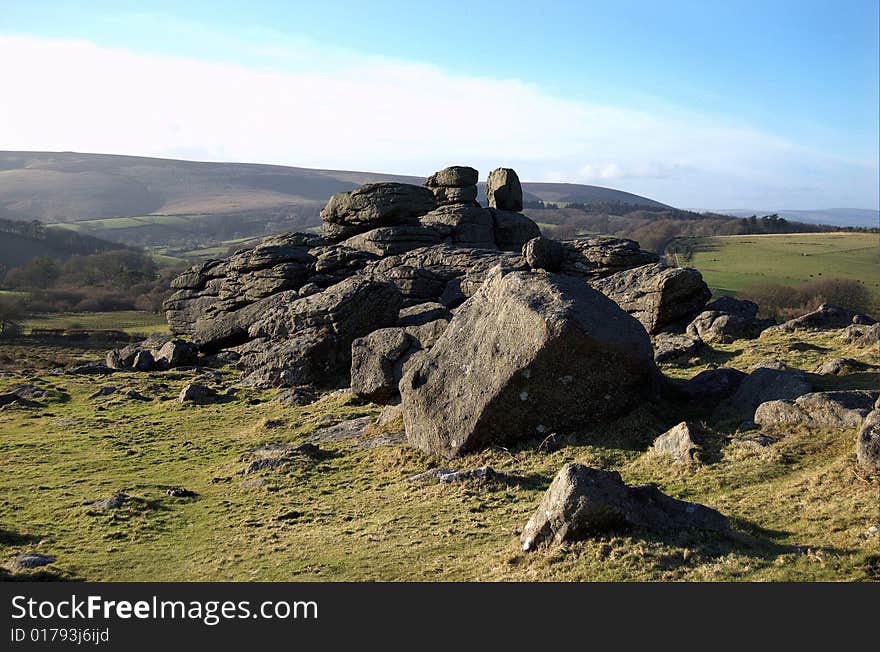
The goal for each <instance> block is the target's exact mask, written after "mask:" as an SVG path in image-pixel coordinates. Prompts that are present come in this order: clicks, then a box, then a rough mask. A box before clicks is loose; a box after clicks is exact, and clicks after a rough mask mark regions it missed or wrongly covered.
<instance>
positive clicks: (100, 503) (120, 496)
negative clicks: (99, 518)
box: [91, 491, 131, 512]
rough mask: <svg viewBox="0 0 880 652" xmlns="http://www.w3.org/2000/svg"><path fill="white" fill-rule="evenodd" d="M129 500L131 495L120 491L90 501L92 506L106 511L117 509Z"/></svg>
mask: <svg viewBox="0 0 880 652" xmlns="http://www.w3.org/2000/svg"><path fill="white" fill-rule="evenodd" d="M129 500H131V496H129V495H128V494H126V493H123V492H121V491H119V492H117V493H115V494H113V495H112V496H110V497H109V498H104V499H102V500H96V501H95V502H93V503H92V505H91V506H92V508H93V509H97V510H100V511H102V512H103V511H107V510H110V509H119V508H120V507H122V506H123V505H124V504H125V503H127V502H128V501H129Z"/></svg>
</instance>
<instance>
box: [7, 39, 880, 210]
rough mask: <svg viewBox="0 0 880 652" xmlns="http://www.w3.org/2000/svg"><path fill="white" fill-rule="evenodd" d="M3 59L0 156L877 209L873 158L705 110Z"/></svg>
mask: <svg viewBox="0 0 880 652" xmlns="http://www.w3.org/2000/svg"><path fill="white" fill-rule="evenodd" d="M312 47H314V46H312V45H309V44H307V43H299V44H297V43H294V44H292V45H290V46H285V47H279V46H277V45H275V44H272V43H270V44H268V45H267V46H266V47H265V48H264V50H265V51H268V52H270V53H271V54H272V56H274V57H275V58H276V59H277V60H279V61H283V59H284V58H285V57H291V58H295V59H296V60H297V61H300V62H301V61H303V60H306V61H308V60H310V59H316V58H317V56H318V53H316V52H314V51H307V50H309V48H312ZM0 61H3V62H4V88H5V89H6V91H5V97H4V98H3V100H0V149H31V150H75V151H89V152H104V153H119V154H140V155H148V156H150V155H152V156H168V157H175V156H178V157H184V158H195V159H208V160H228V161H247V162H261V163H280V164H289V165H298V166H304V167H323V168H336V169H357V170H374V171H385V172H400V173H412V174H427V173H429V172H431V171H433V170H435V169H437V168H439V167H442V166H444V165H447V164H450V163H463V164H470V165H474V166H475V167H477V168H479V169H480V170H482V171H483V173H484V174H485V172H486V171H488V170H489V169H491V168H492V167H496V166H498V165H510V166H514V167H516V168H517V169H518V171H519V172H520V176H521V177H523V178H524V179H534V180H555V181H570V182H583V183H596V184H600V185H604V184H608V185H612V186H615V187H621V188H622V189H625V190H628V191H631V192H637V193H641V194H647V195H649V196H652V197H655V198H657V199H660V200H661V201H665V202H668V203H674V204H677V205H690V206H693V205H701V206H733V205H737V206H738V205H746V204H748V203H750V202H751V203H754V202H759V203H760V202H761V201H764V200H766V201H772V202H773V205H772V206H767V207H768V208H772V207H774V206H782V205H787V206H789V207H793V206H794V207H805V206H804V201H801V200H805V199H806V198H810V197H812V200H815V202H816V203H815V204H814V205H815V206H830V205H854V204H855V205H870V203H874V204H876V201H877V190H876V174H877V172H876V165H873V166H872V165H865V164H859V163H856V162H852V163H850V162H846V161H838V160H834V159H832V158H831V157H825V156H820V155H818V154H816V153H812V152H809V151H805V150H803V149H801V148H797V147H795V146H793V145H791V144H789V143H786V142H784V141H782V140H780V139H779V138H776V137H774V136H772V135H769V134H766V133H761V132H760V131H757V130H754V129H750V128H747V127H743V126H741V125H729V124H718V123H717V122H716V121H714V120H712V119H710V118H709V117H707V116H701V115H694V114H688V113H685V112H682V111H674V112H670V111H668V110H667V111H661V112H658V111H656V110H653V109H652V110H650V111H649V110H647V109H646V108H644V109H639V108H622V107H613V106H604V105H599V104H590V103H585V102H578V101H571V100H567V99H563V98H559V97H554V96H551V95H549V94H547V93H545V92H543V91H542V90H541V89H540V88H539V87H537V86H535V85H532V84H528V83H525V82H523V81H520V80H515V79H493V78H490V77H468V76H461V75H453V74H450V73H448V72H445V71H443V70H442V69H440V68H437V67H434V66H431V65H426V64H419V63H412V62H405V61H395V60H389V59H381V58H375V57H362V56H358V55H355V54H351V53H341V54H340V53H339V52H334V53H333V65H332V66H331V67H329V68H328V67H327V66H322V67H321V68H320V70H318V69H315V71H313V72H309V71H304V70H303V69H302V66H301V65H300V66H299V68H297V69H295V70H281V69H279V68H278V67H268V66H267V67H246V66H244V65H238V64H232V63H217V62H207V61H198V60H193V59H182V58H172V57H165V56H158V55H145V54H138V53H134V52H130V51H126V50H120V49H111V48H106V47H100V46H98V45H96V44H94V43H91V42H87V41H80V40H50V39H41V38H34V37H22V36H0ZM618 182H619V183H618ZM805 186H806V187H808V188H810V189H811V190H810V191H804V190H803V188H804V187H805ZM811 193H812V194H811ZM779 202H781V203H779ZM795 205H797V206H795Z"/></svg>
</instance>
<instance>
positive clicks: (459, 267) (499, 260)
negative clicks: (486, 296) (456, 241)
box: [370, 245, 525, 307]
mask: <svg viewBox="0 0 880 652" xmlns="http://www.w3.org/2000/svg"><path fill="white" fill-rule="evenodd" d="M496 266H500V267H501V268H502V269H503V270H507V271H513V270H520V269H525V263H524V262H523V260H522V258H521V257H520V256H517V255H514V254H509V253H501V252H493V251H486V250H483V249H466V248H459V247H452V246H449V245H442V246H437V247H425V248H422V249H415V250H413V251H409V252H407V253H405V254H401V255H400V256H389V257H388V258H383V259H382V260H380V261H378V262H377V263H375V264H374V265H373V266H371V268H370V274H371V275H372V276H373V277H374V278H377V279H382V280H387V281H388V282H390V283H393V284H394V285H395V286H396V287H397V289H398V290H399V291H400V293H401V294H402V295H403V300H404V305H406V306H412V305H416V304H419V303H425V302H433V303H441V304H443V305H444V306H447V307H455V306H458V305H459V304H461V303H462V302H463V301H464V300H465V299H466V298H468V297H470V296H471V295H473V294H474V292H476V291H477V289H479V287H480V286H481V285H482V284H483V281H484V280H485V279H486V277H487V275H488V273H489V271H490V270H491V269H493V268H494V267H496Z"/></svg>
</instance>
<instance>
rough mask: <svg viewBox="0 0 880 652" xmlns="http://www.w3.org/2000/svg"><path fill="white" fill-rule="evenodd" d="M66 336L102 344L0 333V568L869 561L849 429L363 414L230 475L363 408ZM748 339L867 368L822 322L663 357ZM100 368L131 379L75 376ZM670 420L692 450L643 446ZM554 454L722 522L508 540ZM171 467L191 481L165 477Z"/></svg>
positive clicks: (732, 350)
mask: <svg viewBox="0 0 880 652" xmlns="http://www.w3.org/2000/svg"><path fill="white" fill-rule="evenodd" d="M805 343H806V344H808V346H805V345H804V344H805ZM65 355H66V356H67V357H68V358H70V360H67V362H72V361H73V360H74V359H82V358H88V357H91V358H97V357H100V356H101V352H100V351H98V350H93V351H88V350H82V351H80V350H78V349H69V350H68V349H66V348H63V347H62V348H55V349H52V347H51V346H49V345H45V346H42V347H41V346H38V345H37V344H35V343H33V342H32V341H30V338H27V339H25V338H22V339H20V340H18V341H16V342H12V343H9V344H7V345H4V346H3V347H2V349H0V368H2V369H5V370H8V371H7V372H6V373H5V374H4V375H2V376H0V392H2V391H8V390H11V389H13V388H14V387H16V386H21V385H22V384H32V385H36V386H37V387H39V388H41V389H42V390H44V391H45V395H44V396H43V397H42V398H40V399H39V400H38V401H35V402H34V403H32V404H28V405H12V406H6V408H5V409H3V410H0V459H3V460H4V464H5V465H6V467H7V468H8V469H9V471H10V472H8V473H3V474H0V495H2V496H3V500H2V501H0V580H2V579H4V575H5V576H6V577H7V578H9V579H73V580H111V581H138V580H140V581H146V580H150V581H157V580H159V581H161V580H190V581H193V580H215V581H218V580H220V581H222V580H238V581H253V580H268V581H271V580H287V581H291V580H298V581H302V580H325V581H328V580H348V581H352V580H355V581H356V580H366V581H370V580H414V581H425V580H434V581H448V580H545V581H546V580H576V581H584V580H589V581H608V580H612V581H613V580H702V581H716V580H758V581H760V580H787V581H799V580H800V581H804V580H813V581H815V580H826V581H871V580H874V581H877V580H880V544H878V541H880V540H878V538H877V535H876V533H872V530H871V529H870V526H871V525H874V524H876V523H877V518H878V512H877V510H878V502H877V501H878V487H877V481H876V480H875V479H871V478H869V477H866V476H865V475H864V473H862V472H861V471H860V470H859V468H858V467H857V466H856V464H855V453H854V441H855V434H856V433H855V429H846V430H835V431H829V430H807V429H802V428H787V429H785V428H784V429H782V430H779V431H773V435H774V436H776V437H779V441H778V442H777V443H774V444H772V445H770V446H767V447H761V446H757V445H750V444H743V443H737V442H736V441H735V439H734V437H735V436H736V435H737V434H738V433H737V427H738V424H739V421H738V420H737V421H735V422H734V421H729V420H728V421H725V420H724V419H719V418H717V417H715V416H713V413H712V409H711V407H710V406H708V405H700V404H671V403H670V404H667V403H658V404H646V405H644V406H642V407H641V408H639V409H638V410H637V411H636V412H634V413H633V414H631V415H629V416H627V417H624V418H622V419H620V420H618V421H615V422H611V423H607V424H604V425H601V426H596V427H592V426H585V427H584V428H583V429H582V430H580V431H578V432H573V433H570V435H569V436H567V437H566V439H565V441H564V443H563V445H561V446H559V447H558V448H556V447H554V448H552V449H548V450H541V449H539V448H538V446H537V444H538V442H535V441H532V442H525V443H523V444H519V445H512V446H510V447H509V448H501V447H493V448H491V449H489V450H485V451H482V452H478V453H472V454H469V455H466V456H464V457H461V458H458V459H456V460H453V461H452V462H446V461H438V460H436V459H432V458H430V457H429V456H427V455H425V454H423V453H421V452H419V451H417V450H415V449H411V448H408V447H405V446H401V445H372V446H368V445H364V443H365V442H367V441H369V440H365V439H364V438H365V437H368V438H374V437H375V436H376V435H378V434H381V432H382V429H381V428H377V427H376V426H371V428H373V430H372V431H370V430H369V429H368V431H367V432H365V433H364V434H363V435H362V436H361V437H360V438H358V439H354V440H330V441H321V442H320V451H319V452H318V453H316V454H314V455H312V456H306V455H292V456H291V457H290V458H289V459H288V461H287V462H286V463H284V464H282V465H281V466H275V467H274V468H260V469H257V470H255V471H253V472H249V473H246V469H248V467H249V463H250V462H251V461H253V460H255V459H259V456H261V455H263V454H264V453H263V452H265V451H273V450H278V445H287V444H299V443H302V442H304V441H305V440H306V439H307V438H308V437H309V436H310V435H312V434H314V433H315V432H316V431H317V430H319V429H320V428H323V427H326V426H329V425H331V424H334V423H337V422H340V421H344V420H347V419H352V418H356V417H362V416H367V417H369V416H374V415H376V414H377V413H378V408H377V407H376V406H373V405H369V404H366V403H363V402H361V401H359V400H358V399H356V398H355V397H353V396H352V395H351V394H350V393H349V392H347V391H342V392H327V393H324V394H323V395H320V396H319V397H318V400H317V401H316V402H314V403H311V404H310V405H305V406H299V407H296V406H294V407H288V406H284V405H281V404H279V403H277V402H275V401H273V400H272V399H273V398H274V394H275V391H273V390H258V389H255V388H253V387H243V386H236V385H237V384H238V380H239V379H238V376H237V373H236V371H235V370H233V369H230V368H226V369H220V370H206V369H189V370H180V371H169V372H156V373H135V372H130V373H115V374H112V375H109V376H104V377H95V376H76V375H70V374H64V373H58V371H53V369H50V368H48V367H46V366H44V365H51V366H56V365H57V364H58V363H59V362H64V361H65V360H66V359H62V356H65ZM768 356H773V357H776V358H778V359H780V360H781V361H783V362H785V363H786V364H787V365H789V366H791V367H793V368H800V369H804V370H805V371H807V372H812V371H813V370H814V369H815V368H816V366H817V365H818V364H820V363H821V362H822V361H823V360H824V359H826V358H827V357H831V356H845V357H848V358H851V359H854V360H858V361H859V363H860V365H861V366H860V367H859V368H858V370H857V371H855V372H854V373H850V374H846V375H842V376H821V377H820V376H817V375H815V374H812V373H809V377H810V379H811V381H812V382H815V383H816V385H817V387H820V388H822V389H851V388H863V387H866V386H868V387H876V386H877V382H878V370H880V366H878V362H880V360H878V359H877V355H876V352H874V351H873V350H872V349H867V348H857V347H854V346H851V345H846V344H844V342H843V340H842V339H841V337H840V334H839V332H828V333H813V334H806V335H802V334H797V336H794V335H791V334H777V335H774V336H773V337H769V338H761V339H760V340H752V341H743V340H739V341H736V342H733V343H731V344H728V345H719V346H717V347H714V348H707V349H705V350H704V351H703V352H702V353H701V354H700V358H699V360H697V361H696V364H694V365H692V366H689V367H687V368H673V367H664V368H663V371H664V372H665V373H666V374H667V376H668V377H670V379H671V380H672V382H679V381H680V380H682V379H684V378H687V377H690V376H692V375H693V374H695V373H697V372H698V371H702V370H703V369H706V368H707V367H709V366H712V365H717V364H726V365H728V366H732V367H736V368H739V369H748V368H749V367H750V366H751V365H753V364H754V363H755V362H756V361H758V360H761V359H764V358H767V357H768ZM190 382H202V383H207V384H210V385H211V386H212V387H214V388H215V389H216V390H218V392H219V396H218V398H217V400H216V401H214V402H212V403H209V404H207V405H188V404H181V403H179V402H178V401H177V400H176V396H177V394H178V393H179V392H180V390H181V388H182V387H183V386H184V385H186V384H187V383H190ZM104 385H112V386H114V387H116V388H119V389H120V390H122V389H124V388H133V389H136V390H137V392H138V394H137V395H127V394H125V393H124V392H122V391H117V392H115V393H113V394H110V395H109V396H96V395H94V394H95V390H96V389H97V388H98V387H101V386H104ZM682 419H688V420H692V421H697V422H701V423H704V424H706V426H707V427H708V428H709V432H710V434H711V437H712V439H711V441H712V442H713V443H712V445H711V450H710V452H711V456H710V457H709V458H707V463H706V464H699V465H686V466H682V465H675V464H674V463H672V461H671V460H668V459H666V458H662V457H658V456H657V455H656V454H655V453H652V452H650V451H649V450H648V449H649V447H650V445H651V442H652V441H653V439H654V438H655V437H656V436H657V435H658V434H659V433H661V432H663V431H664V430H665V429H667V428H669V427H670V426H671V425H673V424H675V423H677V422H679V421H681V420H682ZM400 427H401V424H400V423H399V422H392V423H390V424H387V425H386V426H383V427H382V428H385V431H384V432H385V433H389V432H394V431H395V430H393V429H398V430H399V428H400ZM707 450H709V449H707ZM569 461H580V462H583V463H586V464H589V465H591V466H595V467H601V468H606V469H617V470H618V471H620V473H621V475H622V476H623V479H624V480H625V481H627V482H629V483H639V484H643V483H656V484H657V485H658V487H659V488H660V489H661V490H663V491H664V492H666V493H669V494H671V495H673V496H675V497H677V498H681V499H685V500H693V501H697V502H701V503H703V504H706V505H709V506H711V507H714V508H716V509H718V510H720V511H721V512H723V513H724V514H727V515H729V516H730V518H731V519H732V523H733V530H732V532H730V533H729V534H727V535H719V534H711V533H701V532H698V531H679V532H672V533H668V534H656V533H650V532H646V531H640V530H638V529H632V528H620V529H617V530H613V531H610V532H606V533H602V534H598V535H596V536H594V537H591V538H589V539H587V540H584V541H578V542H574V543H568V544H565V545H563V546H559V547H542V548H540V549H538V550H537V551H535V552H532V553H524V552H523V551H522V550H521V548H520V542H519V534H520V532H521V530H522V527H523V525H524V524H525V522H526V521H527V520H528V518H529V516H530V515H531V514H532V513H533V512H534V510H535V509H536V508H537V506H538V504H539V503H540V501H541V497H542V495H543V493H544V491H545V490H546V488H547V486H548V485H549V484H550V481H551V480H552V478H553V476H554V474H555V473H556V472H557V471H558V470H559V468H560V467H561V466H562V465H563V464H564V463H565V462H569ZM438 464H443V465H448V464H451V465H454V466H453V468H457V469H471V468H475V467H478V466H482V465H490V466H491V467H492V468H493V469H494V470H495V472H496V475H495V476H494V477H492V478H491V479H485V480H466V481H463V482H459V483H453V484H449V485H445V484H441V483H438V482H437V481H436V480H433V481H430V480H429V481H409V480H408V478H410V477H411V476H412V475H414V474H417V473H420V472H423V471H425V470H426V469H428V468H431V467H434V466H436V465H438ZM171 487H182V488H185V489H187V490H189V491H191V492H193V493H192V494H191V495H187V496H185V497H178V496H175V495H173V492H172V495H169V493H168V490H169V488H171ZM120 491H121V492H125V493H126V494H127V495H128V496H130V499H129V500H128V502H126V503H125V504H124V505H123V506H122V507H121V508H119V509H111V510H105V509H102V508H101V507H100V506H99V505H97V506H96V504H95V503H96V501H100V500H102V499H105V498H107V497H109V496H110V495H112V494H114V493H115V492H120ZM27 551H34V552H40V553H43V554H47V555H51V556H52V557H54V558H55V562H54V563H53V564H51V565H50V566H47V567H43V568H40V569H35V570H33V571H26V570H25V571H20V572H16V573H14V575H12V572H11V571H8V570H4V569H3V568H2V566H3V565H4V564H6V563H8V562H9V561H10V560H12V559H14V558H15V557H16V555H18V554H21V553H23V552H27ZM10 575H12V576H11V577H10Z"/></svg>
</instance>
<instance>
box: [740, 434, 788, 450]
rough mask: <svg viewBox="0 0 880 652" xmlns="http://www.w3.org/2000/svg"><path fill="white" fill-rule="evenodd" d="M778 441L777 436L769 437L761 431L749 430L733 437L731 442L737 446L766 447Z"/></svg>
mask: <svg viewBox="0 0 880 652" xmlns="http://www.w3.org/2000/svg"><path fill="white" fill-rule="evenodd" d="M778 441H779V438H778V437H771V436H770V435H766V434H764V433H763V432H749V433H746V434H744V435H740V436H739V437H734V438H733V439H732V440H731V443H733V444H737V445H739V446H754V447H756V448H767V446H772V445H773V444H775V443H776V442H778Z"/></svg>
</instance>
